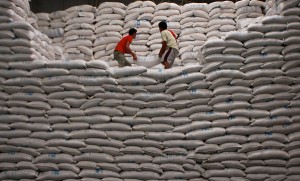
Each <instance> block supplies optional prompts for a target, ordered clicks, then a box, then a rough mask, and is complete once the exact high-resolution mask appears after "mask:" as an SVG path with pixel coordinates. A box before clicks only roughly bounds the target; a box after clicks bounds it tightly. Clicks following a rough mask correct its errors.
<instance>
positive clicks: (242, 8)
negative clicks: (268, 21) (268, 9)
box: [235, 0, 266, 29]
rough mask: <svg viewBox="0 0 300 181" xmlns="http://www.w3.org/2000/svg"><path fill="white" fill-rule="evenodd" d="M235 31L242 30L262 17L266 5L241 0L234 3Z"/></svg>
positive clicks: (254, 1)
mask: <svg viewBox="0 0 300 181" xmlns="http://www.w3.org/2000/svg"><path fill="white" fill-rule="evenodd" d="M235 6H236V19H235V21H236V24H237V29H244V28H246V27H247V26H248V25H249V24H252V23H255V22H257V19H258V20H259V19H260V17H263V16H264V12H263V11H264V9H265V6H266V3H265V2H263V1H259V0H242V1H237V2H236V3H235Z"/></svg>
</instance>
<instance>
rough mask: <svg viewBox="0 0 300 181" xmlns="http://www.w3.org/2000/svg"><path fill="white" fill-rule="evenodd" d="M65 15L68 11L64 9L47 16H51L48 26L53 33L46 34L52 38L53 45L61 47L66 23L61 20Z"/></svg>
mask: <svg viewBox="0 0 300 181" xmlns="http://www.w3.org/2000/svg"><path fill="white" fill-rule="evenodd" d="M67 15H68V13H67V12H66V11H56V12H53V13H51V14H49V17H50V18H51V22H50V27H51V29H52V32H53V34H51V35H50V36H49V35H48V36H49V37H50V38H52V43H53V45H57V46H60V47H63V40H64V30H65V27H66V23H65V22H64V21H63V17H65V16H67ZM55 32H56V33H55Z"/></svg>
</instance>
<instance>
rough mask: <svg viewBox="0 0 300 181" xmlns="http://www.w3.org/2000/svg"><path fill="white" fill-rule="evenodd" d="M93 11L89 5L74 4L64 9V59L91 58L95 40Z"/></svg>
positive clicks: (94, 9)
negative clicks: (65, 13)
mask: <svg viewBox="0 0 300 181" xmlns="http://www.w3.org/2000/svg"><path fill="white" fill-rule="evenodd" d="M95 11H96V8H94V7H92V6H90V5H81V6H74V7H71V8H69V9H67V10H66V12H67V13H68V14H67V16H65V17H63V21H64V22H65V23H66V27H65V33H64V40H63V43H64V56H65V58H66V59H82V60H87V61H88V60H91V59H93V51H92V47H93V43H94V40H95V38H96V37H95V35H94V31H95V25H94V21H95V14H94V13H95Z"/></svg>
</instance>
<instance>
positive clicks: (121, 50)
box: [114, 28, 137, 67]
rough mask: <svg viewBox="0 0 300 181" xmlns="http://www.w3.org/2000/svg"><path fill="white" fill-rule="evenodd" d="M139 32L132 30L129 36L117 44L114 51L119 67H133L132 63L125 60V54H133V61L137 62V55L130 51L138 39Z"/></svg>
mask: <svg viewBox="0 0 300 181" xmlns="http://www.w3.org/2000/svg"><path fill="white" fill-rule="evenodd" d="M136 33H137V30H136V29H134V28H131V29H130V30H129V35H127V36H125V37H123V38H122V39H121V40H120V41H119V43H118V44H117V46H116V48H115V51H114V59H115V60H116V61H117V62H118V63H119V67H124V66H131V63H130V62H128V60H127V59H126V58H125V54H131V56H132V58H133V60H137V56H136V54H135V53H134V52H133V51H132V50H131V49H130V44H131V42H132V40H133V39H135V37H136Z"/></svg>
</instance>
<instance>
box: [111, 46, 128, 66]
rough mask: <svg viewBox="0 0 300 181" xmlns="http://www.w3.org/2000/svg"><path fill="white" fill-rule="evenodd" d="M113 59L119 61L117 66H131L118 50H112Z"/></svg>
mask: <svg viewBox="0 0 300 181" xmlns="http://www.w3.org/2000/svg"><path fill="white" fill-rule="evenodd" d="M114 59H115V60H116V61H117V62H118V63H119V67H125V66H131V63H129V62H128V60H127V59H126V58H125V56H124V54H123V53H121V52H119V51H116V50H115V51H114Z"/></svg>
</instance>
